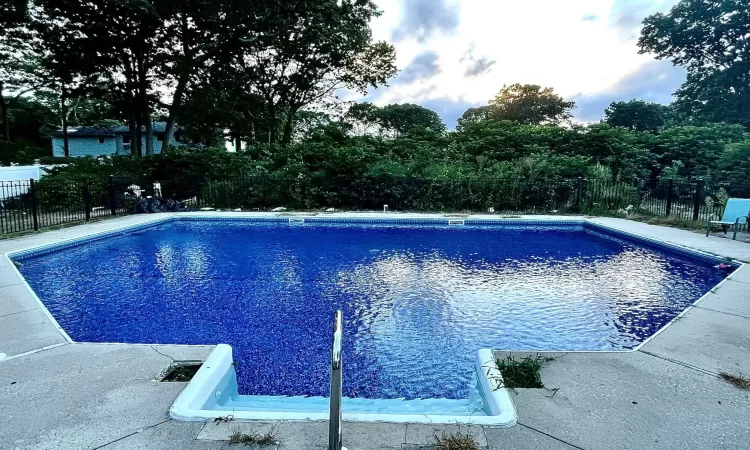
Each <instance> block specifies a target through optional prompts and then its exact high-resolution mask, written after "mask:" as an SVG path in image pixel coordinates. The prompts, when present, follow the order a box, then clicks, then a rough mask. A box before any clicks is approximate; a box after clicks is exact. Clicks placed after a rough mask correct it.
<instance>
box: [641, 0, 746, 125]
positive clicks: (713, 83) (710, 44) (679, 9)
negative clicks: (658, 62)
mask: <svg viewBox="0 0 750 450" xmlns="http://www.w3.org/2000/svg"><path fill="white" fill-rule="evenodd" d="M643 25H644V26H643V29H642V31H641V36H640V39H639V40H638V45H639V47H640V52H641V53H653V54H655V55H656V57H657V58H659V59H669V60H671V61H672V62H673V63H674V64H675V65H680V66H683V67H685V68H686V69H687V71H688V78H687V81H686V82H685V84H684V85H683V86H682V87H681V88H680V90H678V91H677V93H676V96H677V102H676V104H677V107H678V108H679V109H680V110H682V111H683V112H684V113H686V114H688V115H689V116H691V117H692V118H693V119H694V120H696V121H699V122H728V123H737V124H741V125H743V126H744V127H745V128H748V129H750V39H748V36H750V8H748V4H747V1H746V0H681V1H680V2H679V3H678V4H677V5H676V6H674V7H673V8H672V9H671V10H670V11H669V13H667V14H663V13H658V14H654V15H652V16H649V17H647V18H646V19H645V20H644V22H643Z"/></svg>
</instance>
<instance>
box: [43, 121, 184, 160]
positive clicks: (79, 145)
mask: <svg viewBox="0 0 750 450" xmlns="http://www.w3.org/2000/svg"><path fill="white" fill-rule="evenodd" d="M166 125H167V124H166V122H155V123H154V124H153V126H152V130H153V135H154V153H161V147H162V144H163V143H164V130H165V128H166ZM180 131H181V130H180V129H179V128H177V129H176V130H175V137H177V136H178V135H179V134H180ZM145 141H146V135H145V132H144V134H143V139H142V140H141V147H142V150H143V152H142V154H144V155H145V154H146V142H145ZM64 145H65V144H64V140H63V131H62V129H60V130H57V131H55V132H53V133H52V156H59V157H63V156H65V149H64ZM171 145H179V142H178V140H177V139H173V140H172V142H171ZM68 149H69V150H70V156H72V157H76V156H104V155H130V154H131V142H130V133H129V130H128V127H124V126H119V127H70V128H68ZM133 150H134V149H133Z"/></svg>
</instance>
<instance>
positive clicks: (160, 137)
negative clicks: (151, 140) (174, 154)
mask: <svg viewBox="0 0 750 450" xmlns="http://www.w3.org/2000/svg"><path fill="white" fill-rule="evenodd" d="M156 140H157V141H163V140H164V136H162V135H159V136H156Z"/></svg>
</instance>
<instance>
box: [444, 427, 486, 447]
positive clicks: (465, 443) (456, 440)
mask: <svg viewBox="0 0 750 450" xmlns="http://www.w3.org/2000/svg"><path fill="white" fill-rule="evenodd" d="M435 447H436V448H437V450H479V444H478V443H477V441H476V439H474V436H473V435H472V434H471V432H469V431H467V432H466V433H462V432H461V431H460V430H459V431H457V432H455V433H447V432H445V431H443V434H441V435H438V434H435Z"/></svg>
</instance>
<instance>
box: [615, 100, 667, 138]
mask: <svg viewBox="0 0 750 450" xmlns="http://www.w3.org/2000/svg"><path fill="white" fill-rule="evenodd" d="M668 114H669V107H668V106H664V105H661V104H659V103H649V102H644V101H643V100H636V99H633V100H630V101H628V102H612V104H610V105H609V107H607V109H606V110H604V122H606V123H608V124H609V125H612V126H614V127H624V128H627V129H628V130H632V131H648V132H652V133H655V132H657V131H659V130H661V129H662V128H664V126H665V125H666V123H667V117H668Z"/></svg>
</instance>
